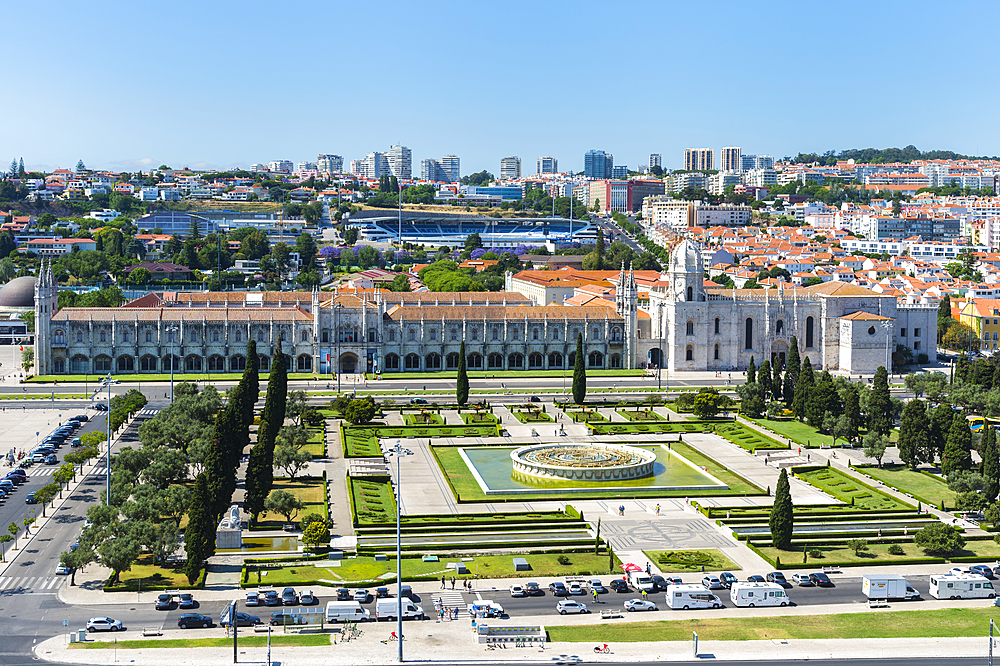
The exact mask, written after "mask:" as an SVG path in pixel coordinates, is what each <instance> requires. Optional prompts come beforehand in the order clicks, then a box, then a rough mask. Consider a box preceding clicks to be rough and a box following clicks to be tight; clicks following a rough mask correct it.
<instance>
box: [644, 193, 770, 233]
mask: <svg viewBox="0 0 1000 666" xmlns="http://www.w3.org/2000/svg"><path fill="white" fill-rule="evenodd" d="M752 212H753V209H752V208H750V206H744V205H734V204H719V205H711V204H707V203H704V202H702V201H684V200H681V199H672V198H670V197H668V196H650V197H646V199H645V201H644V202H643V205H642V217H643V222H644V224H645V225H646V226H647V227H666V228H670V229H677V230H683V229H688V228H691V227H705V228H709V227H744V226H747V225H749V224H750V217H751V214H752Z"/></svg>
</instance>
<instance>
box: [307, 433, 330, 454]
mask: <svg viewBox="0 0 1000 666" xmlns="http://www.w3.org/2000/svg"><path fill="white" fill-rule="evenodd" d="M305 451H306V452H307V453H308V454H309V455H311V456H312V457H313V458H325V457H326V432H325V431H324V429H323V428H309V443H308V444H306V446H305Z"/></svg>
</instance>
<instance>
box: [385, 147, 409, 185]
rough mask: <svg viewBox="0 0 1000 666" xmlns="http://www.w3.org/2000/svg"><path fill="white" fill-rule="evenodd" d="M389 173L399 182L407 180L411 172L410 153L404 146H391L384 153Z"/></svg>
mask: <svg viewBox="0 0 1000 666" xmlns="http://www.w3.org/2000/svg"><path fill="white" fill-rule="evenodd" d="M386 158H387V159H388V161H389V171H390V173H391V174H392V175H393V176H395V177H396V178H398V179H400V180H409V179H410V175H411V173H412V171H413V162H412V157H411V151H410V149H409V148H407V147H406V146H392V147H390V148H389V152H388V153H386Z"/></svg>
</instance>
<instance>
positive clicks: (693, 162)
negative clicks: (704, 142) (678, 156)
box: [684, 148, 715, 171]
mask: <svg viewBox="0 0 1000 666" xmlns="http://www.w3.org/2000/svg"><path fill="white" fill-rule="evenodd" d="M714 169H715V151H714V150H712V149H711V148H685V149H684V170H685V171H712V170H714Z"/></svg>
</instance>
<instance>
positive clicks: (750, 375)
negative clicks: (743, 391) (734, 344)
mask: <svg viewBox="0 0 1000 666" xmlns="http://www.w3.org/2000/svg"><path fill="white" fill-rule="evenodd" d="M756 383H757V366H756V365H754V362H753V356H751V357H750V365H749V366H747V384H756Z"/></svg>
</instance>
